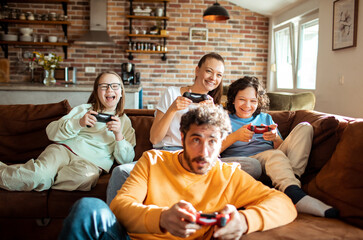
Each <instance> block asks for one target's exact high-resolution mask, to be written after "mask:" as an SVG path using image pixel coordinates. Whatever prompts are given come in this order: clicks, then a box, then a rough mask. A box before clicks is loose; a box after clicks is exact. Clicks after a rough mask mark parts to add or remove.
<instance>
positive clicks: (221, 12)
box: [203, 2, 229, 21]
mask: <svg viewBox="0 0 363 240" xmlns="http://www.w3.org/2000/svg"><path fill="white" fill-rule="evenodd" d="M203 19H205V20H210V21H219V20H228V19H229V14H228V12H227V10H226V9H225V8H224V7H221V5H220V4H219V3H217V2H215V3H214V4H213V6H210V7H209V8H207V9H206V10H205V11H204V13H203Z"/></svg>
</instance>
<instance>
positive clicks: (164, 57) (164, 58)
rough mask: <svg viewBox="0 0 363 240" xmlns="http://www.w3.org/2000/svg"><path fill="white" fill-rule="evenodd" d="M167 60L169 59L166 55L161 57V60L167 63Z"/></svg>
mask: <svg viewBox="0 0 363 240" xmlns="http://www.w3.org/2000/svg"><path fill="white" fill-rule="evenodd" d="M166 59H167V57H166V54H165V53H163V56H162V57H161V60H163V61H166Z"/></svg>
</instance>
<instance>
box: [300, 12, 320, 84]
mask: <svg viewBox="0 0 363 240" xmlns="http://www.w3.org/2000/svg"><path fill="white" fill-rule="evenodd" d="M318 38H319V22H318V20H317V19H315V20H313V21H309V22H306V23H303V24H301V25H300V39H299V52H298V60H297V63H298V65H297V76H296V80H297V86H296V87H297V88H298V89H315V82H316V65H317V59H318V43H319V39H318Z"/></svg>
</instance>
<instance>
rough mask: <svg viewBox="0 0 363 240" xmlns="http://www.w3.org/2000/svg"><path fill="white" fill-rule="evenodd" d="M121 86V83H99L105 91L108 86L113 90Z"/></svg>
mask: <svg viewBox="0 0 363 240" xmlns="http://www.w3.org/2000/svg"><path fill="white" fill-rule="evenodd" d="M120 86H121V84H120V83H101V84H98V87H99V88H100V89H101V90H104V91H106V90H107V89H108V87H111V89H112V90H119V89H120Z"/></svg>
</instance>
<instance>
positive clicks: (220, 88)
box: [198, 52, 224, 104]
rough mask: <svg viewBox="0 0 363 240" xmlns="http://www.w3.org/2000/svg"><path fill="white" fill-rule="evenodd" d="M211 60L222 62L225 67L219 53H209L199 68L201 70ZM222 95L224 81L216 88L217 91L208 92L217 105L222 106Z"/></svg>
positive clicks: (201, 60) (200, 62)
mask: <svg viewBox="0 0 363 240" xmlns="http://www.w3.org/2000/svg"><path fill="white" fill-rule="evenodd" d="M209 58H214V59H216V60H218V61H220V62H222V63H223V65H224V59H223V57H222V56H221V55H219V54H218V53H214V52H211V53H208V54H206V55H204V56H203V57H202V58H201V59H200V60H199V62H198V67H199V68H201V67H202V65H203V64H204V63H205V61H206V60H207V59H209ZM222 94H223V79H222V81H221V83H220V84H219V85H218V87H216V88H215V89H213V90H212V91H209V92H208V95H209V96H211V97H212V98H213V101H214V103H215V104H220V103H221V99H222Z"/></svg>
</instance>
